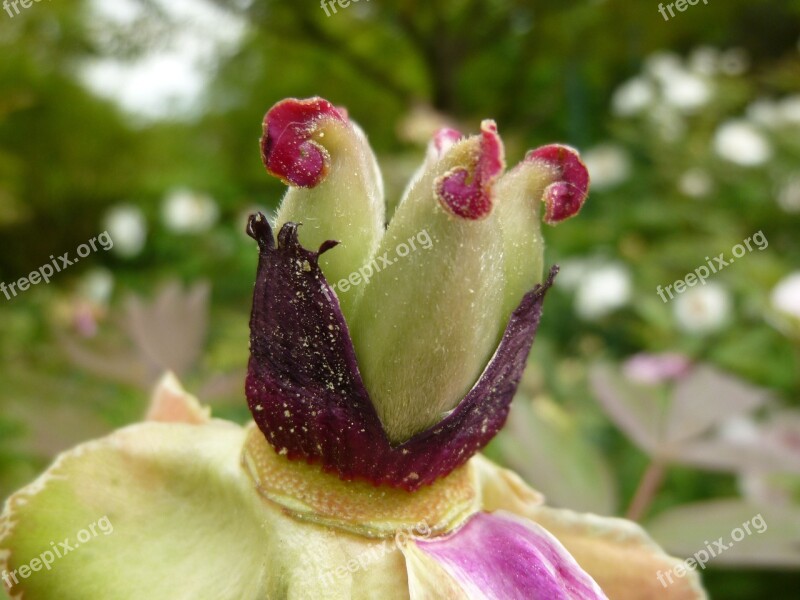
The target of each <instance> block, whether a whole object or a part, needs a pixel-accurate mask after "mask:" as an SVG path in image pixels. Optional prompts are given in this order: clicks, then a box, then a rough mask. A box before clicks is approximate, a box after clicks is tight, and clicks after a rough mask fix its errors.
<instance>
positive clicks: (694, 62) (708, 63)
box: [689, 46, 720, 77]
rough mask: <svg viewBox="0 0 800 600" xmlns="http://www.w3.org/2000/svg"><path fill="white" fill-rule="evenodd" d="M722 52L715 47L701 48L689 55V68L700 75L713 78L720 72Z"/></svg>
mask: <svg viewBox="0 0 800 600" xmlns="http://www.w3.org/2000/svg"><path fill="white" fill-rule="evenodd" d="M719 58H720V52H719V50H717V49H716V48H714V47H713V46H700V47H699V48H696V49H695V50H694V51H692V53H691V54H690V55H689V68H690V69H691V70H692V71H694V72H695V73H697V74H699V75H704V76H706V77H711V76H713V75H716V74H717V72H718V71H719Z"/></svg>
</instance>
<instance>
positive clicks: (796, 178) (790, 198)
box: [778, 174, 800, 213]
mask: <svg viewBox="0 0 800 600" xmlns="http://www.w3.org/2000/svg"><path fill="white" fill-rule="evenodd" d="M778 206H780V207H781V208H782V209H783V210H785V211H786V212H788V213H800V174H795V175H792V176H791V177H790V178H789V179H788V181H786V183H784V184H783V186H782V187H781V189H780V190H779V191H778Z"/></svg>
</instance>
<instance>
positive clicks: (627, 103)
mask: <svg viewBox="0 0 800 600" xmlns="http://www.w3.org/2000/svg"><path fill="white" fill-rule="evenodd" d="M654 99H655V89H654V88H653V84H652V83H650V82H649V81H648V80H647V79H645V78H644V77H634V78H633V79H629V80H628V81H626V82H625V83H623V84H622V85H620V86H619V87H618V88H617V89H616V91H615V92H614V95H613V96H612V98H611V108H612V111H613V112H614V114H616V115H620V116H623V117H626V116H630V115H635V114H638V113H640V112H642V110H644V109H645V108H647V107H648V106H650V104H652V103H653V100H654Z"/></svg>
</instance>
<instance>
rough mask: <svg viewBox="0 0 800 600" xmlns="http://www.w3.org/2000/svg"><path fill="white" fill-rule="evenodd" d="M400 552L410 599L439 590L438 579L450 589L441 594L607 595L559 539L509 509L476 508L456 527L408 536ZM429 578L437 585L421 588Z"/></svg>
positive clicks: (557, 598) (572, 598)
mask: <svg viewBox="0 0 800 600" xmlns="http://www.w3.org/2000/svg"><path fill="white" fill-rule="evenodd" d="M404 552H405V554H406V557H407V560H408V566H409V585H410V587H411V590H412V599H417V598H420V599H421V598H429V597H431V594H438V590H439V589H440V588H439V587H438V584H439V583H441V584H442V585H444V589H445V590H447V592H449V594H452V595H445V597H455V598H464V599H468V598H486V599H487V600H489V599H496V600H507V599H508V598H525V599H526V600H597V599H601V598H606V596H605V594H603V592H602V590H601V589H600V588H599V587H598V586H597V584H596V583H595V582H594V581H593V580H592V578H591V577H590V576H589V575H587V574H586V573H585V572H584V571H583V570H582V569H581V568H580V567H579V566H578V564H577V563H576V562H575V560H574V559H573V558H572V557H571V556H570V555H569V553H568V552H567V551H566V550H565V549H564V547H563V546H562V545H561V544H560V543H559V542H558V540H556V539H555V538H554V537H553V536H552V535H550V534H549V533H548V532H547V531H546V530H544V529H543V528H542V527H540V526H538V525H536V524H535V523H532V522H530V521H526V520H523V519H520V518H518V517H515V516H513V515H512V514H510V513H505V512H499V513H495V514H491V515H490V514H487V513H480V514H477V515H475V516H474V517H473V518H472V519H471V520H470V521H469V522H468V523H467V524H466V525H464V527H462V528H461V529H460V530H459V531H457V532H456V533H454V534H452V535H450V536H447V537H446V538H437V539H432V540H429V541H416V542H411V543H409V545H408V546H407V547H406V548H405V549H404ZM431 571H432V572H431ZM442 572H444V573H442ZM445 574H446V577H445ZM448 577H449V579H450V580H451V582H448V581H447V578H448ZM431 583H436V584H437V587H436V588H433V589H430V588H428V589H425V588H426V587H427V586H426V585H425V584H431Z"/></svg>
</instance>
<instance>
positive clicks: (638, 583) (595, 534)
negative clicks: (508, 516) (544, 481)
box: [481, 465, 706, 600]
mask: <svg viewBox="0 0 800 600" xmlns="http://www.w3.org/2000/svg"><path fill="white" fill-rule="evenodd" d="M486 469H487V470H488V469H489V465H486ZM493 479H494V478H492V477H491V476H488V475H484V476H483V477H482V479H481V481H484V482H491V481H492V480H493ZM484 489H485V490H486V493H484V502H483V508H484V510H487V511H510V512H512V513H514V514H516V515H518V516H520V517H523V518H526V519H530V520H532V521H534V522H536V523H538V524H539V525H541V526H542V527H544V529H546V530H547V531H548V532H550V533H551V534H553V535H554V536H555V537H556V539H558V541H559V542H560V543H561V544H563V545H564V546H565V547H566V549H567V551H568V552H569V553H570V554H571V555H572V556H573V557H574V558H575V560H576V561H577V562H578V564H579V565H580V566H581V568H582V569H584V570H585V571H586V572H587V573H588V574H589V575H590V576H591V577H592V578H593V579H594V580H595V581H596V582H597V583H598V584H599V585H600V588H601V589H602V590H603V592H604V593H605V594H607V595H608V597H609V598H612V599H613V600H650V599H653V600H655V599H668V600H678V599H680V600H698V599H703V598H706V595H705V592H704V591H703V590H702V587H701V584H700V578H699V577H698V576H696V575H695V574H690V575H687V576H686V577H685V578H683V579H679V580H676V583H674V584H673V585H671V586H669V588H667V589H665V588H664V586H663V585H661V583H660V582H659V580H658V577H657V575H658V573H659V571H662V572H666V571H669V570H670V569H672V568H674V567H675V566H676V565H678V564H680V561H679V560H678V559H676V558H672V557H670V556H668V555H667V554H666V553H664V551H663V550H662V549H661V548H659V546H658V545H657V544H656V543H655V542H653V540H652V539H651V538H650V537H649V536H648V535H647V533H646V532H645V531H644V530H643V529H642V528H641V527H639V526H638V525H636V524H635V523H633V522H631V521H627V520H624V519H615V518H611V517H599V516H596V515H591V514H581V513H576V512H573V511H570V510H559V509H553V508H549V507H547V506H545V505H543V504H541V503H540V502H538V501H534V502H530V503H524V502H520V495H519V493H517V494H497V493H493V491H492V487H491V486H489V487H485V488H484Z"/></svg>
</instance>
